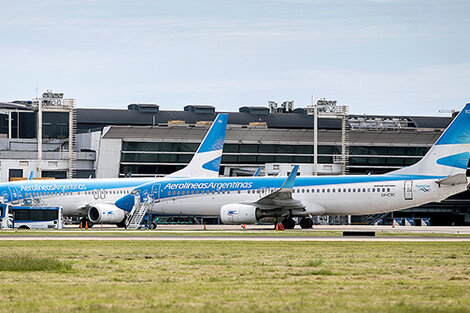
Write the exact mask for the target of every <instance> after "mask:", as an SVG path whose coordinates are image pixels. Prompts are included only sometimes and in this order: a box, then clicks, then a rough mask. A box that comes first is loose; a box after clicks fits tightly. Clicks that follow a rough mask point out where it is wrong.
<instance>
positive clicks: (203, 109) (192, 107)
mask: <svg viewBox="0 0 470 313" xmlns="http://www.w3.org/2000/svg"><path fill="white" fill-rule="evenodd" d="M184 110H185V111H186V112H194V113H209V114H213V113H215V107H214V106H212V105H209V104H188V105H187V106H185V107H184Z"/></svg>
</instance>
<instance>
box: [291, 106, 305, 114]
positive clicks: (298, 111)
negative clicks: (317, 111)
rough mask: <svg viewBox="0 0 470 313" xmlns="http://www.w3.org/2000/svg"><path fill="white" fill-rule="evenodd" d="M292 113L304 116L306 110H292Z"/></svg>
mask: <svg viewBox="0 0 470 313" xmlns="http://www.w3.org/2000/svg"><path fill="white" fill-rule="evenodd" d="M293 113H294V114H304V115H306V114H307V109H305V108H297V109H294V111H293Z"/></svg>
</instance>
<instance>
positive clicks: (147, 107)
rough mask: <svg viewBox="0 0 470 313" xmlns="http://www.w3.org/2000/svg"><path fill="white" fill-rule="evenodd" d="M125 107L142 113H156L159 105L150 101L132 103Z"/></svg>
mask: <svg viewBox="0 0 470 313" xmlns="http://www.w3.org/2000/svg"><path fill="white" fill-rule="evenodd" d="M127 109H128V110H130V111H139V112H143V113H158V112H159V111H160V106H159V105H158V104H150V103H132V104H129V105H128V106H127Z"/></svg>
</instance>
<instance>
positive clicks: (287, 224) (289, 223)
mask: <svg viewBox="0 0 470 313" xmlns="http://www.w3.org/2000/svg"><path fill="white" fill-rule="evenodd" d="M282 226H284V229H294V227H295V221H294V220H293V219H291V218H286V219H283V220H282Z"/></svg>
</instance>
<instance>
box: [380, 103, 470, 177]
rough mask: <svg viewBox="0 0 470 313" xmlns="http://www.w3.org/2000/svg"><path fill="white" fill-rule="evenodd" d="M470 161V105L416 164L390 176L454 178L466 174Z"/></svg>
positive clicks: (469, 104)
mask: <svg viewBox="0 0 470 313" xmlns="http://www.w3.org/2000/svg"><path fill="white" fill-rule="evenodd" d="M469 159H470V103H467V104H466V105H465V107H464V108H463V109H462V111H460V113H459V114H458V115H457V117H456V118H455V119H454V120H453V121H452V123H451V124H450V125H449V126H448V127H447V129H446V130H445V131H444V133H443V134H442V135H441V136H440V137H439V139H438V140H437V141H436V143H435V144H434V146H432V148H431V149H430V150H429V151H428V153H426V155H425V156H424V157H423V158H422V159H421V160H420V161H419V162H418V163H416V164H413V165H411V166H409V167H405V168H402V169H399V170H396V171H393V172H390V173H388V174H392V175H432V176H443V177H445V176H453V175H457V174H465V173H466V171H467V166H468V162H469Z"/></svg>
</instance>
